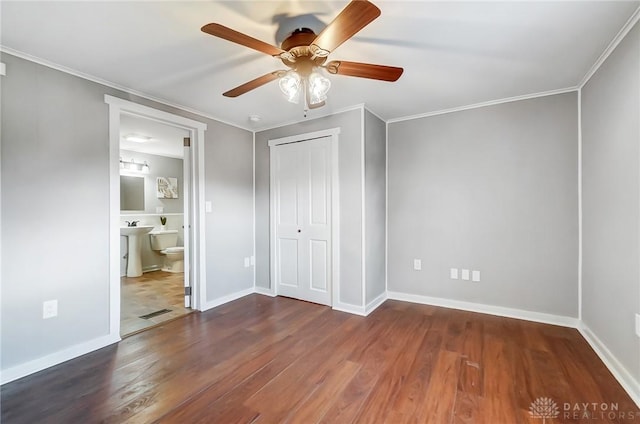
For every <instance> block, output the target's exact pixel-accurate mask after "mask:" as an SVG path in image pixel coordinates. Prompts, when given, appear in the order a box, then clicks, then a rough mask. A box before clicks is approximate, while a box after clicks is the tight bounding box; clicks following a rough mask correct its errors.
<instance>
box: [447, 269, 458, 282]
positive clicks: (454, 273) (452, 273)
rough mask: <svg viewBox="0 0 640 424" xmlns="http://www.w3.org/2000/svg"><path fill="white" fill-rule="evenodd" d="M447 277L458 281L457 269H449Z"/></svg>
mask: <svg viewBox="0 0 640 424" xmlns="http://www.w3.org/2000/svg"><path fill="white" fill-rule="evenodd" d="M449 277H450V278H451V279H452V280H457V279H458V268H451V269H449Z"/></svg>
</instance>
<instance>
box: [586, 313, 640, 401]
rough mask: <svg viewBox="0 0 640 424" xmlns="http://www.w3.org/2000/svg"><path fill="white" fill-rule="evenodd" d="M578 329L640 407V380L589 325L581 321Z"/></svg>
mask: <svg viewBox="0 0 640 424" xmlns="http://www.w3.org/2000/svg"><path fill="white" fill-rule="evenodd" d="M578 331H580V334H582V337H584V339H585V340H586V341H587V343H589V345H590V346H591V348H592V349H593V350H594V351H595V352H596V354H597V355H598V356H599V357H600V359H601V360H602V362H604V364H605V365H606V367H607V368H608V369H609V371H611V374H613V376H614V377H615V378H616V380H618V382H619V383H620V385H621V386H622V388H623V389H624V390H625V391H626V392H627V393H628V394H629V396H630V397H631V399H633V401H634V402H635V403H636V405H637V406H638V408H640V381H637V380H636V379H635V378H633V376H632V375H631V374H630V373H629V372H628V371H627V370H626V368H625V367H624V366H623V365H622V364H621V363H620V361H618V359H617V358H616V357H615V356H614V355H613V353H611V351H610V350H609V349H608V348H607V346H606V345H605V344H604V343H603V342H602V341H601V340H600V339H599V338H598V337H597V336H596V335H595V334H594V333H593V331H591V329H590V328H589V327H587V326H586V325H585V323H584V322H581V323H580V324H579V326H578Z"/></svg>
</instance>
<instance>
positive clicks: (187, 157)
mask: <svg viewBox="0 0 640 424" xmlns="http://www.w3.org/2000/svg"><path fill="white" fill-rule="evenodd" d="M182 146H183V147H182V148H183V149H184V150H183V156H182V157H183V160H182V164H183V165H182V181H183V185H184V189H183V191H184V195H183V196H182V199H183V200H182V202H183V210H184V218H183V226H182V229H183V230H182V234H183V240H184V272H183V274H182V275H183V276H184V288H185V290H184V307H185V308H191V307H193V306H194V302H193V301H192V299H193V298H192V295H193V294H192V292H191V280H192V277H191V250H192V249H193V245H192V244H191V239H192V237H191V216H192V213H191V198H190V196H191V160H192V159H191V138H190V137H185V138H184V139H183V143H182Z"/></svg>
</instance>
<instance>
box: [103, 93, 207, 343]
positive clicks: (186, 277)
mask: <svg viewBox="0 0 640 424" xmlns="http://www.w3.org/2000/svg"><path fill="white" fill-rule="evenodd" d="M105 101H106V102H107V103H108V104H109V106H110V108H109V111H110V114H109V118H110V119H109V121H110V158H111V188H112V190H111V228H112V230H111V238H110V239H111V273H112V277H111V279H110V281H111V292H110V299H111V314H110V315H111V323H110V333H112V334H113V333H115V332H117V334H118V335H120V336H121V337H124V336H128V335H131V334H135V333H138V332H140V331H143V330H146V329H148V328H151V327H155V326H157V325H161V324H162V323H164V322H166V321H169V320H172V319H175V318H177V317H181V316H184V315H186V314H189V313H191V312H193V311H194V310H196V309H197V308H198V305H199V300H200V296H201V295H204V287H202V286H201V285H200V284H199V281H200V278H202V275H203V274H202V273H201V272H198V271H200V270H199V268H200V263H201V260H200V259H201V258H200V256H201V255H202V252H203V250H201V249H202V246H201V244H200V242H199V241H198V240H194V237H193V235H194V233H195V232H196V231H197V230H198V228H199V227H200V225H199V224H200V222H199V217H200V213H199V212H200V211H199V208H200V205H201V203H202V201H201V198H202V195H203V193H201V190H200V188H201V185H200V184H199V182H200V175H199V173H198V172H200V171H199V170H200V169H202V168H201V167H198V166H196V165H197V164H198V159H199V158H200V157H201V156H200V154H201V152H200V149H201V144H200V143H199V141H201V140H203V138H204V129H206V126H205V125H204V124H201V123H199V122H196V121H192V120H189V119H186V118H182V117H180V116H175V115H172V114H168V113H166V112H162V111H158V110H155V109H151V108H148V107H146V106H142V105H138V104H135V103H132V102H128V101H126V100H123V99H119V98H115V97H111V96H105Z"/></svg>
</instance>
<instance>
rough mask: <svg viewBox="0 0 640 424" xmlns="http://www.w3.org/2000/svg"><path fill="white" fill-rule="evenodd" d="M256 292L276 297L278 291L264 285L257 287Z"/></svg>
mask: <svg viewBox="0 0 640 424" xmlns="http://www.w3.org/2000/svg"><path fill="white" fill-rule="evenodd" d="M255 292H256V293H257V294H262V295H264V296H269V297H276V293H275V292H274V291H273V290H272V289H267V288H264V287H258V286H256V287H255Z"/></svg>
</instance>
